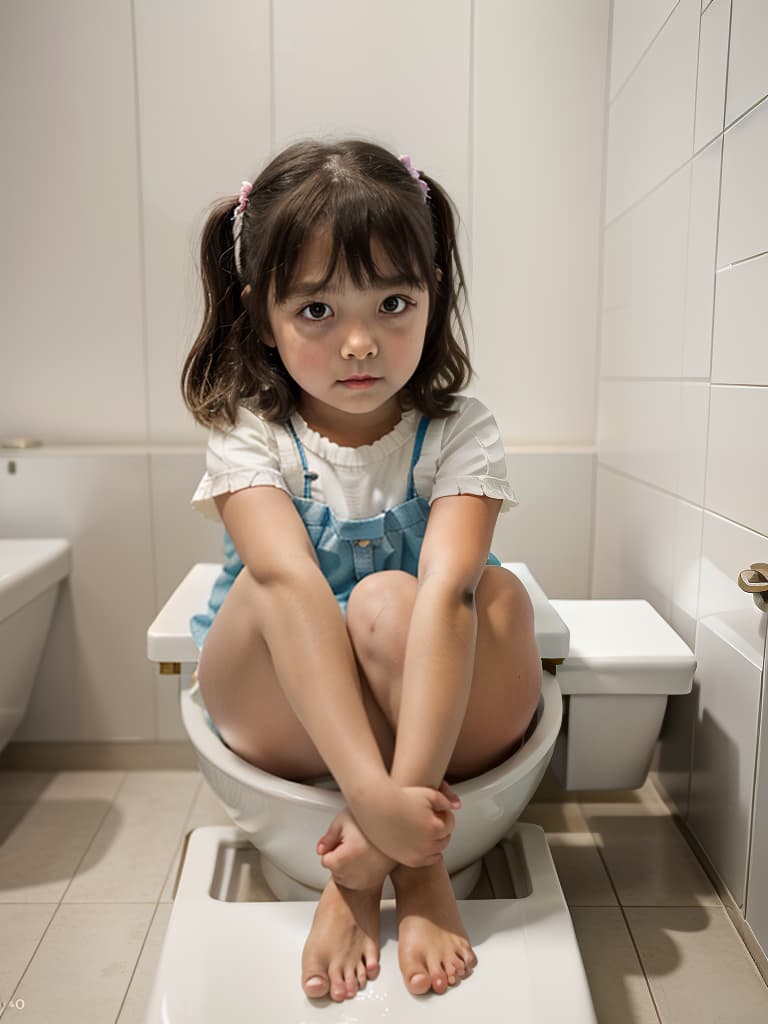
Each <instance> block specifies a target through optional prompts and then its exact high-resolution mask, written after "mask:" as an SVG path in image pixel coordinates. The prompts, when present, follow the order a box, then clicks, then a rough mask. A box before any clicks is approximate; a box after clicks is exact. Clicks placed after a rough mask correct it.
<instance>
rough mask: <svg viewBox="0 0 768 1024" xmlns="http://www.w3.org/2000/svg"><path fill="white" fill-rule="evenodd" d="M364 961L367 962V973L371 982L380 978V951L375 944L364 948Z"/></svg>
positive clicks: (368, 944)
mask: <svg viewBox="0 0 768 1024" xmlns="http://www.w3.org/2000/svg"><path fill="white" fill-rule="evenodd" d="M363 961H364V962H365V973H366V975H367V977H368V980H369V981H373V979H374V978H378V976H379V951H378V949H377V948H376V946H375V945H374V943H373V942H369V943H366V944H365V946H364V947H363Z"/></svg>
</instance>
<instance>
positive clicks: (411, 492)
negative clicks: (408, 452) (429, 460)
mask: <svg viewBox="0 0 768 1024" xmlns="http://www.w3.org/2000/svg"><path fill="white" fill-rule="evenodd" d="M428 426H429V416H422V417H421V419H420V420H419V426H418V429H417V431H416V441H415V443H414V445H413V455H412V457H411V469H410V472H409V474H408V498H409V499H410V498H415V497H416V496H417V495H416V485H415V483H414V482H413V468H414V466H415V465H416V463H417V462H418V461H419V458H420V456H421V446H422V445H423V444H424V435H425V434H426V432H427V427H428Z"/></svg>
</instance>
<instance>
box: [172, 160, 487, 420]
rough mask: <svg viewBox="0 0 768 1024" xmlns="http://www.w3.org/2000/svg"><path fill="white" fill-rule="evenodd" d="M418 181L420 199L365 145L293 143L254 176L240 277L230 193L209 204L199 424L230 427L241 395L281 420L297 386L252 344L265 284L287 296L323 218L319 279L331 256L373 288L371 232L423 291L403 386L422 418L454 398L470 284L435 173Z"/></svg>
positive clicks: (376, 280)
mask: <svg viewBox="0 0 768 1024" xmlns="http://www.w3.org/2000/svg"><path fill="white" fill-rule="evenodd" d="M421 178H422V180H423V181H425V182H426V183H427V185H428V186H429V199H428V201H427V202H426V203H425V201H424V195H423V192H422V190H421V188H420V187H419V185H418V183H417V182H416V181H414V179H413V178H412V177H411V175H410V174H409V172H408V170H407V169H406V167H405V166H404V165H403V163H402V162H401V161H400V160H398V158H397V157H396V156H394V155H393V154H392V153H390V152H388V151H387V150H386V149H382V147H380V146H377V145H374V144H373V143H370V142H363V141H357V140H350V141H344V142H336V143H321V142H311V141H310V142H299V143H296V144H294V145H292V146H289V147H288V148H287V149H285V150H283V151H282V152H281V153H280V154H279V155H278V156H276V157H275V158H274V159H273V160H272V161H271V162H270V163H269V164H268V165H267V166H266V167H265V168H264V170H263V171H262V172H261V174H260V175H259V176H258V178H257V179H256V180H255V182H254V183H253V187H252V190H251V193H250V197H249V199H248V205H247V206H246V208H245V212H244V213H243V221H242V233H241V237H240V267H241V269H242V277H240V275H239V274H238V271H237V269H236V266H235V261H234V242H233V235H232V214H233V211H234V207H235V206H236V205H237V202H238V199H237V196H232V197H230V198H227V199H223V200H220V201H219V202H218V203H216V204H214V206H213V207H212V208H211V212H210V214H209V217H208V220H207V222H206V225H205V228H204V229H203V237H202V244H201V271H202V279H203V289H204V292H205V316H204V320H203V325H202V327H201V329H200V333H199V334H198V336H197V339H196V340H195V343H194V345H193V346H192V349H191V350H190V352H189V355H188V356H187V358H186V361H185V363H184V369H183V371H182V383H181V387H182V393H183V395H184V401H185V402H186V405H187V407H188V408H189V409H190V411H191V412H192V414H193V416H194V417H195V419H196V420H197V421H198V422H199V423H202V424H204V425H206V426H214V425H215V426H219V427H224V428H226V427H228V426H233V425H234V423H235V419H236V416H237V407H238V405H239V404H240V403H241V402H243V401H245V400H247V401H248V405H249V408H250V409H252V410H253V411H254V412H256V413H258V414H259V415H261V416H263V417H264V419H266V420H285V419H287V418H288V417H289V416H290V415H291V413H292V412H293V411H294V410H295V408H296V403H297V398H298V387H297V385H296V383H295V382H294V381H293V379H292V378H291V377H290V376H289V374H288V372H287V371H286V369H285V367H284V366H283V362H282V360H281V359H280V356H279V353H278V352H277V350H276V349H275V348H272V347H270V346H267V345H264V344H262V343H260V341H259V333H266V334H267V335H268V334H269V333H270V326H269V317H268V303H269V297H270V289H271V288H274V292H273V298H274V301H275V302H277V303H280V302H282V301H284V300H285V298H286V296H287V294H288V291H289V289H290V286H291V284H292V279H293V275H294V273H295V271H296V268H297V265H298V261H299V256H300V251H301V246H302V243H304V242H305V241H306V240H307V239H308V237H309V236H310V234H311V232H312V231H313V230H314V229H315V228H317V227H319V226H321V225H322V226H326V225H327V226H328V228H329V231H330V235H331V239H332V241H331V256H330V260H329V264H328V267H327V268H326V275H325V279H324V281H323V282H322V284H323V286H325V285H326V284H327V283H328V282H329V281H331V279H332V278H333V276H334V273H335V271H336V268H337V265H338V264H339V262H341V265H342V266H343V268H344V270H345V271H346V273H347V274H348V275H349V277H350V279H351V280H352V282H353V283H354V285H355V286H356V287H358V288H360V287H366V286H368V285H373V286H378V285H379V284H380V283H381V279H380V275H379V272H378V270H377V268H376V266H375V263H374V261H373V258H372V255H371V240H372V239H374V238H375V239H376V241H377V242H378V243H379V244H380V245H381V246H382V248H383V250H384V252H385V253H386V255H387V257H388V259H389V260H390V261H391V263H392V265H393V266H394V268H395V270H396V272H397V274H398V276H399V277H402V279H403V280H404V281H406V282H407V283H409V284H411V285H412V286H413V287H425V288H427V290H428V293H429V304H430V313H429V320H428V323H427V331H426V337H425V341H424V350H423V352H422V356H421V359H420V361H419V365H418V367H417V368H416V370H415V372H414V373H413V375H412V377H411V378H410V380H409V381H408V383H407V384H406V386H405V389H404V390H405V391H406V392H407V394H408V396H409V397H410V402H411V404H413V405H414V406H415V407H416V408H417V409H419V410H420V411H421V412H423V413H426V414H427V415H428V416H433V417H438V418H439V417H443V416H446V415H448V413H449V412H450V410H451V404H452V397H453V395H454V394H456V393H457V392H458V391H461V390H462V388H464V387H466V385H467V384H468V383H469V381H470V379H471V377H472V367H471V364H470V360H469V351H468V345H467V336H466V332H465V330H464V326H463V324H462V322H461V309H460V305H463V304H464V301H465V299H466V290H465V285H464V275H463V272H462V268H461V262H460V260H459V255H458V252H457V248H456V230H455V221H454V212H453V206H452V203H451V201H450V199H449V198H448V196H447V195H446V194H445V192H444V191H443V190H442V188H441V187H440V186H439V185H438V183H437V182H436V181H435V180H434V179H433V178H431V177H428V176H427V175H426V174H424V173H421ZM436 269H437V270H438V271H439V273H436ZM246 284H250V285H251V288H252V294H251V295H250V297H249V301H248V309H247V310H246V309H245V307H244V305H243V301H242V298H241V291H242V289H243V288H244V286H245V285H246ZM454 331H456V333H457V334H458V337H456V336H455V335H454Z"/></svg>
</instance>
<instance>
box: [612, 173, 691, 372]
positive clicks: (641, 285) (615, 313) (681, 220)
mask: <svg viewBox="0 0 768 1024" xmlns="http://www.w3.org/2000/svg"><path fill="white" fill-rule="evenodd" d="M690 191H691V167H690V164H689V165H688V166H686V167H683V168H682V169H681V170H680V171H679V172H678V173H677V174H674V175H673V176H672V177H671V178H670V179H669V180H668V181H666V182H664V184H663V185H662V186H661V187H659V188H658V189H656V190H655V191H654V192H652V193H651V194H650V195H649V196H647V197H646V198H645V199H644V200H643V201H642V202H641V203H639V204H638V205H637V206H636V207H635V208H634V209H632V210H630V211H629V212H628V213H627V214H626V215H625V216H624V217H621V218H620V219H619V220H617V221H615V222H614V223H612V224H611V225H609V227H608V228H607V229H606V232H605V249H604V279H603V280H604V284H603V325H602V338H601V358H600V373H601V375H602V376H603V377H609V376H622V377H624V376H626V377H678V376H680V373H681V368H682V362H683V338H684V323H685V309H686V300H685V293H686V277H687V262H688V220H689V202H690Z"/></svg>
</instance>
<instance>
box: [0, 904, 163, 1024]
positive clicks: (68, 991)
mask: <svg viewBox="0 0 768 1024" xmlns="http://www.w3.org/2000/svg"><path fill="white" fill-rule="evenodd" d="M154 912H155V905H154V904H146V903H145V904H142V903H130V904H93V903H90V904H89V903H81V904H77V905H70V906H67V905H65V904H62V905H61V906H60V907H59V909H58V910H57V912H56V914H55V915H54V918H53V921H52V922H51V924H50V927H49V928H48V931H47V932H46V933H45V937H44V938H43V941H42V942H41V944H40V947H39V949H38V951H37V953H36V955H35V957H34V959H33V960H32V963H31V964H30V965H29V968H28V969H27V973H26V974H25V975H24V977H23V979H22V981H21V984H20V985H19V986H18V988H17V990H16V993H15V996H16V998H17V999H18V998H22V999H23V1000H24V1014H23V1018H21V1019H22V1020H23V1024H51V1022H52V1021H55V1022H56V1024H82V1022H83V1021H88V1022H89V1024H112V1022H113V1021H114V1020H115V1019H116V1017H117V1015H118V1013H119V1011H120V1007H121V1005H122V1002H123V998H124V996H125V993H126V990H127V988H128V984H129V982H130V980H131V976H132V974H133V971H134V968H135V966H136V962H137V960H138V958H139V954H140V953H141V948H142V945H143V943H144V939H145V936H146V934H147V930H148V928H149V923H150V921H151V919H152V915H153V914H154ZM20 1017H21V1015H20Z"/></svg>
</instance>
